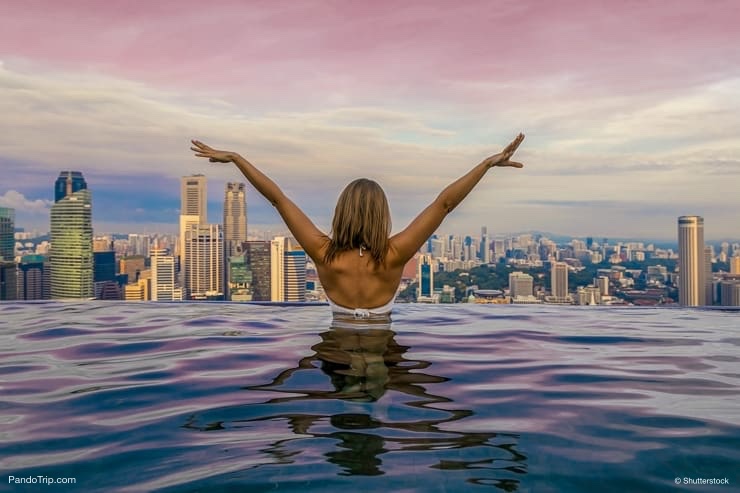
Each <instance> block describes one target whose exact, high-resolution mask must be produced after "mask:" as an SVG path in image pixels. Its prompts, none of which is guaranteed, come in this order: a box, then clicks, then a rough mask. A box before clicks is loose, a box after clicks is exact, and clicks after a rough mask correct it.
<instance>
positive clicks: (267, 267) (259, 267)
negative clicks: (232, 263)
mask: <svg viewBox="0 0 740 493" xmlns="http://www.w3.org/2000/svg"><path fill="white" fill-rule="evenodd" d="M271 250H272V244H271V242H269V241H248V242H246V243H245V244H244V260H245V263H246V268H247V269H249V271H251V273H252V301H270V300H271V299H272V260H271Z"/></svg>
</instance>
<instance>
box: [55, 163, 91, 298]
mask: <svg viewBox="0 0 740 493" xmlns="http://www.w3.org/2000/svg"><path fill="white" fill-rule="evenodd" d="M58 181H59V180H57V182H58ZM66 186H67V190H66V191H67V195H66V196H64V197H63V198H60V199H59V200H58V201H57V202H55V203H54V204H53V205H52V206H51V234H50V240H51V250H50V256H49V264H50V268H51V297H52V299H91V298H93V297H94V295H95V293H94V290H93V231H92V198H91V195H90V191H89V190H87V188H81V189H80V190H78V191H76V192H75V191H73V187H74V181H73V178H72V176H71V172H70V175H69V176H68V177H67V181H66Z"/></svg>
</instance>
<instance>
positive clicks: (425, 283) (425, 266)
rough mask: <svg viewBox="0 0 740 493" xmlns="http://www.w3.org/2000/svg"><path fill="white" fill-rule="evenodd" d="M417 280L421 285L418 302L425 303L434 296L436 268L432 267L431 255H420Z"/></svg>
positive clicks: (418, 289)
mask: <svg viewBox="0 0 740 493" xmlns="http://www.w3.org/2000/svg"><path fill="white" fill-rule="evenodd" d="M416 276H417V277H416V280H417V282H418V283H419V287H418V288H417V292H416V293H417V294H416V299H417V301H420V300H421V301H425V300H427V299H431V298H432V297H433V296H434V268H433V266H432V257H431V256H429V255H420V256H419V263H418V272H417V274H416Z"/></svg>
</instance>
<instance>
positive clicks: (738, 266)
mask: <svg viewBox="0 0 740 493" xmlns="http://www.w3.org/2000/svg"><path fill="white" fill-rule="evenodd" d="M730 274H740V255H735V256H734V257H730Z"/></svg>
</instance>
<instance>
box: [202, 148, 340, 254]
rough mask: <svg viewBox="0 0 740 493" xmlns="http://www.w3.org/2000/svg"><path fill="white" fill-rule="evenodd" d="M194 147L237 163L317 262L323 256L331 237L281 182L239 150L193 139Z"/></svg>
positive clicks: (212, 157) (217, 158)
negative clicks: (232, 150) (287, 191)
mask: <svg viewBox="0 0 740 493" xmlns="http://www.w3.org/2000/svg"><path fill="white" fill-rule="evenodd" d="M192 143H193V146H192V147H191V148H190V149H191V150H193V151H195V155H196V156H198V157H205V158H208V160H209V161H210V162H212V163H234V164H236V166H237V168H239V170H240V171H241V172H242V174H243V175H244V177H245V178H246V179H247V180H249V183H251V184H252V186H254V188H256V189H257V191H258V192H259V193H261V194H262V195H263V196H264V197H265V198H266V199H267V200H268V201H269V202H270V203H271V204H272V205H273V206H274V207H275V208H276V209H277V211H278V213H279V214H280V217H282V218H283V221H285V224H286V225H287V226H288V229H289V230H290V232H291V233H293V236H294V237H295V239H296V240H297V241H298V243H300V244H301V246H302V247H303V249H304V250H305V251H306V253H307V254H308V256H309V257H311V258H312V259H314V261H320V260H321V259H322V258H323V248H324V247H325V245H326V244H327V242H328V240H329V238H328V237H327V236H326V235H325V234H324V233H322V232H321V231H320V230H319V229H318V228H317V227H316V226H315V225H314V223H313V222H311V220H310V219H309V218H308V216H306V214H304V213H303V211H302V210H300V209H299V208H298V206H297V205H295V203H293V201H292V200H290V199H289V198H288V197H287V196H286V195H285V194H284V193H283V191H282V190H281V189H280V187H278V186H277V184H276V183H275V182H274V181H272V180H271V179H270V178H268V177H267V175H265V174H264V173H262V172H261V171H260V170H258V169H257V168H255V167H254V165H253V164H252V163H250V162H249V161H247V160H246V159H244V158H243V157H242V156H240V155H239V154H238V153H236V152H230V151H218V150H216V149H213V148H211V147H209V146H207V145H205V144H204V143H202V142H200V141H198V140H193V141H192Z"/></svg>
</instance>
